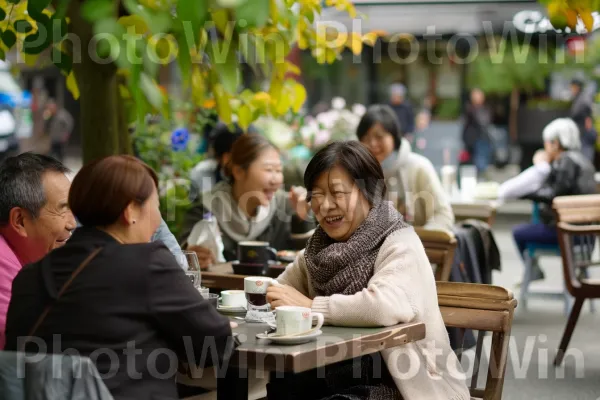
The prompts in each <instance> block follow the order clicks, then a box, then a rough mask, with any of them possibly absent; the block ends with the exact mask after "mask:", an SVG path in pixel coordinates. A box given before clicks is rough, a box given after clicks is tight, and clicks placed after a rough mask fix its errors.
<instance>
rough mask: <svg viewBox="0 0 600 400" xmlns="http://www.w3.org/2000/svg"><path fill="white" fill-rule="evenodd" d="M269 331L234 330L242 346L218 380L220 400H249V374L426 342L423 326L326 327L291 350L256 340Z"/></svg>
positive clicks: (296, 369) (253, 326) (293, 369)
mask: <svg viewBox="0 0 600 400" xmlns="http://www.w3.org/2000/svg"><path fill="white" fill-rule="evenodd" d="M236 322H238V321H236ZM267 330H268V325H267V324H260V323H240V324H239V326H238V327H237V328H235V329H233V332H234V333H237V334H238V340H239V341H240V343H241V344H240V346H239V347H237V349H236V350H235V351H234V354H233V355H232V357H231V359H230V360H229V366H228V368H227V371H226V373H225V374H224V376H221V377H220V378H219V379H218V380H217V399H218V400H225V399H227V400H242V399H243V400H247V399H248V370H253V372H255V371H263V373H264V374H268V373H269V372H282V373H283V372H285V373H300V372H304V371H308V370H311V369H315V368H320V367H324V366H327V365H330V364H334V363H337V362H340V361H345V360H349V359H352V358H356V357H361V356H364V355H367V354H372V353H375V352H378V351H381V350H385V349H388V348H391V347H397V346H402V345H404V344H406V343H411V342H415V341H418V340H421V339H423V338H425V324H424V323H422V322H412V323H407V324H400V325H395V326H390V327H383V328H347V327H333V326H324V327H323V328H321V330H322V331H323V334H322V335H320V336H318V337H317V338H316V340H314V341H312V342H309V343H304V344H299V345H291V346H290V345H275V344H272V343H271V342H269V341H266V340H261V339H257V338H256V334H257V333H262V332H265V331H267ZM263 376H265V375H263ZM266 376H268V375H266Z"/></svg>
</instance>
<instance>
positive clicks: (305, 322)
mask: <svg viewBox="0 0 600 400" xmlns="http://www.w3.org/2000/svg"><path fill="white" fill-rule="evenodd" d="M276 313H277V317H276V319H277V335H296V334H299V333H302V332H306V331H309V330H310V329H311V328H312V323H313V320H314V319H315V318H316V319H317V326H316V328H315V329H321V327H322V326H323V322H324V320H325V319H324V317H323V314H321V313H317V312H313V311H312V310H311V309H310V308H307V307H296V306H281V307H277V309H276Z"/></svg>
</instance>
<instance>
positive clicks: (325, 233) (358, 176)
mask: <svg viewBox="0 0 600 400" xmlns="http://www.w3.org/2000/svg"><path fill="white" fill-rule="evenodd" d="M304 184H305V186H306V189H307V190H308V192H309V199H310V204H311V207H312V211H313V212H314V214H315V216H316V218H317V221H318V222H319V227H318V228H317V230H316V231H315V233H314V235H313V236H312V238H311V239H310V240H309V242H308V244H307V247H306V249H305V251H304V252H303V253H301V254H300V255H299V256H298V257H297V258H296V260H295V262H294V263H293V264H291V265H290V266H288V267H287V269H286V271H285V272H284V273H283V274H282V275H281V276H280V277H279V279H278V281H279V283H281V284H283V286H271V287H269V289H268V292H267V298H268V300H269V302H270V304H271V306H273V307H280V306H284V305H297V306H305V307H311V308H312V309H313V310H314V311H316V312H320V313H322V314H323V315H324V316H325V323H326V324H330V325H337V326H355V327H375V326H390V325H395V324H399V323H405V322H411V321H422V322H424V323H425V324H426V329H427V335H426V338H425V339H423V340H421V341H419V342H416V343H411V344H407V345H405V346H402V347H399V348H393V349H388V350H384V351H382V352H381V354H380V356H381V358H382V359H383V361H384V363H385V366H386V367H387V368H385V367H384V368H383V369H382V371H383V374H380V375H381V376H376V375H377V374H376V373H375V371H377V370H378V369H377V368H375V364H374V363H375V362H377V360H373V357H371V356H368V357H363V358H362V359H361V360H360V365H361V371H362V373H361V374H360V376H361V378H354V372H353V368H352V362H350V363H341V364H336V365H335V366H333V367H332V368H329V370H328V371H327V373H326V375H325V376H326V377H327V378H326V379H317V374H316V372H308V373H306V374H305V375H302V376H301V377H297V378H286V379H284V380H272V383H270V384H269V397H270V398H271V397H272V398H278V395H279V394H280V393H284V392H290V391H292V390H298V393H299V394H298V396H299V397H298V398H302V399H321V398H341V397H336V396H339V395H340V394H344V395H347V396H349V397H343V398H352V399H362V398H365V399H367V398H368V399H399V398H403V399H405V400H413V399H414V400H421V399H452V400H462V399H464V400H466V399H469V391H468V389H467V387H466V384H465V380H464V373H463V372H462V369H461V367H460V365H459V363H458V360H457V358H456V356H455V355H454V353H453V351H452V350H451V348H450V344H449V340H448V334H447V332H446V329H445V327H444V322H443V320H442V316H441V313H440V310H439V307H438V303H437V296H436V288H435V281H434V276H433V272H432V269H431V265H430V264H429V261H428V259H427V256H426V254H425V250H424V248H423V245H422V243H421V241H420V240H419V237H418V236H417V234H416V233H415V231H414V230H413V228H412V227H410V226H409V225H408V224H406V223H405V222H404V221H403V219H402V216H401V215H400V214H399V213H398V211H396V210H395V208H394V206H393V205H392V203H391V202H389V201H384V200H382V199H383V198H384V196H385V192H386V187H385V182H384V177H383V171H382V169H381V166H380V164H379V163H378V162H377V159H376V158H375V157H374V156H373V155H371V153H369V151H368V150H367V149H366V148H365V147H363V145H361V144H360V143H359V142H344V143H333V144H330V145H329V146H327V147H326V148H324V149H323V150H321V151H320V152H319V153H317V154H316V155H315V157H314V158H313V159H312V160H311V162H310V164H309V165H308V167H307V170H306V173H305V175H304ZM402 355H406V356H408V357H402ZM440 355H441V357H438V356H440ZM406 371H408V372H406Z"/></svg>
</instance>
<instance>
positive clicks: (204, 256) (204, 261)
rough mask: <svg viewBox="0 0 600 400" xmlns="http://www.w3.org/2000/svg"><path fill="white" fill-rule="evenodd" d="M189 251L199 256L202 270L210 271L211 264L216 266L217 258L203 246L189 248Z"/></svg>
mask: <svg viewBox="0 0 600 400" xmlns="http://www.w3.org/2000/svg"><path fill="white" fill-rule="evenodd" d="M187 250H189V251H193V252H194V253H196V255H197V256H198V263H199V264H200V269H208V267H209V266H210V265H211V264H215V262H216V258H215V255H214V254H213V253H212V251H211V250H210V249H207V248H206V247H202V246H188V248H187Z"/></svg>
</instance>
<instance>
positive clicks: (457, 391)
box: [277, 228, 470, 400]
mask: <svg viewBox="0 0 600 400" xmlns="http://www.w3.org/2000/svg"><path fill="white" fill-rule="evenodd" d="M277 280H278V282H280V283H282V284H286V285H290V286H292V287H294V288H295V289H297V290H298V291H300V292H302V293H303V294H304V295H305V296H307V297H309V298H311V299H313V306H312V309H313V311H315V312H320V313H322V314H323V316H324V317H325V323H326V324H329V325H336V326H354V327H377V326H391V325H396V324H399V323H405V322H412V321H423V322H424V323H425V326H426V337H425V339H423V340H420V341H418V342H414V343H409V344H406V345H403V346H399V347H395V348H391V349H387V350H383V351H382V352H381V353H382V356H383V359H384V360H385V363H386V365H387V367H388V370H389V371H390V373H391V375H392V377H393V378H394V381H395V383H396V385H397V386H398V389H399V390H400V393H401V394H402V396H403V398H404V400H442V399H443V400H469V399H470V396H469V390H468V388H467V386H466V383H465V376H464V373H463V370H462V368H461V366H460V365H459V362H458V359H457V357H456V355H455V354H454V352H453V351H452V349H451V347H450V342H449V339H448V333H447V331H446V328H445V326H444V321H443V319H442V315H441V313H440V310H439V306H438V302H437V291H436V286H435V279H434V276H433V270H432V268H431V264H430V263H429V260H428V259H427V255H426V254H425V249H424V248H423V244H422V243H421V241H420V239H419V237H418V236H417V234H416V233H415V231H414V230H413V229H412V228H405V229H400V230H398V231H397V232H394V233H393V234H391V235H390V236H389V237H388V238H387V239H386V240H385V242H384V243H383V245H382V246H381V249H380V250H379V254H378V255H377V259H376V260H375V270H374V275H373V277H372V278H371V279H370V280H369V284H368V287H367V288H366V289H363V290H362V291H360V292H358V293H356V294H353V295H342V294H335V295H333V296H329V297H320V296H317V297H315V292H314V289H313V287H312V285H311V279H310V276H309V274H308V270H307V269H306V262H305V259H304V252H302V253H301V254H299V255H298V257H297V258H296V260H295V261H294V263H292V264H290V265H289V266H288V267H287V268H286V270H285V272H284V273H283V274H282V275H281V276H280V277H279V278H278V279H277Z"/></svg>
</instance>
